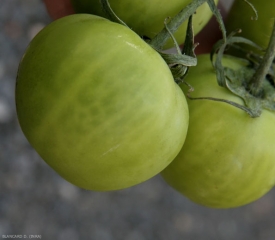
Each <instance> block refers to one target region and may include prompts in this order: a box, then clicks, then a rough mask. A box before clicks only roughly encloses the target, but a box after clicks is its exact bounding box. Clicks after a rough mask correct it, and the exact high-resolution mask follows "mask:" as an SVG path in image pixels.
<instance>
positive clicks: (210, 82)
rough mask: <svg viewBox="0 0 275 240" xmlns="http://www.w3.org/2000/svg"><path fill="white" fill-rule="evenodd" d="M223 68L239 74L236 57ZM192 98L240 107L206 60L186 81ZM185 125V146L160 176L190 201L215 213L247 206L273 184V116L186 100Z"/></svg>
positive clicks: (201, 59) (226, 60)
mask: <svg viewBox="0 0 275 240" xmlns="http://www.w3.org/2000/svg"><path fill="white" fill-rule="evenodd" d="M224 65H226V66H229V67H231V68H233V69H238V68H239V67H240V66H242V65H243V63H242V62H239V61H238V60H236V59H235V58H224ZM186 81H187V82H188V83H190V84H191V85H192V86H193V87H194V89H195V91H194V92H193V93H192V97H214V98H222V99H227V100H231V101H234V102H237V103H239V104H243V102H242V100H241V99H240V98H239V97H237V96H235V95H233V94H231V93H230V92H229V91H228V90H227V89H225V88H222V87H220V86H218V84H217V80H216V74H215V72H214V70H213V67H212V65H211V63H210V60H209V56H208V55H200V56H199V57H198V66H197V67H193V68H191V69H190V73H189V75H188V76H187V78H186ZM188 105H189V114H190V122H189V128H188V133H187V137H186V141H185V143H184V146H183V148H182V149H181V151H180V153H179V154H178V156H177V157H176V159H175V160H174V161H173V162H172V163H171V164H170V165H169V166H168V167H167V168H166V169H165V170H164V171H163V172H162V176H163V177H164V179H165V180H166V181H167V182H168V183H169V184H170V185H171V186H172V187H174V188H175V189H177V190H178V191H179V192H181V193H182V194H184V195H185V196H186V197H188V198H189V199H191V200H192V201H194V202H196V203H199V204H201V205H205V206H208V207H214V208H231V207H237V206H241V205H244V204H247V203H250V202H252V201H254V200H256V199H258V198H260V197H261V196H263V195H264V194H265V193H266V192H268V191H269V190H270V189H271V188H272V187H273V186H274V183H275V160H274V159H275V150H274V142H275V128H274V122H275V113H273V112H270V111H267V110H263V112H262V115H261V116H260V117H258V118H251V117H250V116H249V115H248V114H247V113H245V112H244V111H242V110H240V109H238V108H236V107H233V106H231V105H229V104H226V103H223V102H216V101H210V100H188Z"/></svg>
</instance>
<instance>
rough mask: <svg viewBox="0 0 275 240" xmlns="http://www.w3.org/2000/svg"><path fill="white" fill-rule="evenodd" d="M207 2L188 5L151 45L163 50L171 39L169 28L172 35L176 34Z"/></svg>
mask: <svg viewBox="0 0 275 240" xmlns="http://www.w3.org/2000/svg"><path fill="white" fill-rule="evenodd" d="M206 1H207V0H194V1H192V2H191V3H190V4H188V5H187V6H186V7H185V8H184V9H182V10H181V11H180V12H179V13H178V14H177V15H176V16H175V17H174V18H172V19H171V21H170V22H169V23H168V24H167V27H164V28H163V29H162V31H161V32H159V33H158V34H157V35H156V36H155V37H154V38H153V39H152V40H151V41H150V42H149V44H150V45H151V46H152V47H153V48H155V49H161V48H162V47H163V46H164V45H165V43H166V42H167V40H168V39H169V38H170V33H169V32H168V31H167V28H168V29H169V30H170V32H171V33H175V32H176V31H177V29H178V28H179V26H180V25H181V24H182V23H183V22H184V21H186V20H187V19H188V18H189V17H190V16H191V15H192V14H194V13H195V12H196V10H197V8H198V7H199V6H200V5H202V4H203V3H205V2H206Z"/></svg>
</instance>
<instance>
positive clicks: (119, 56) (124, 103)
mask: <svg viewBox="0 0 275 240" xmlns="http://www.w3.org/2000/svg"><path fill="white" fill-rule="evenodd" d="M106 46H109V47H106ZM16 104H17V114H18V119H19V123H20V125H21V128H22V130H23V132H24V134H25V136H26V137H27V139H28V141H29V142H30V143H31V145H32V146H33V147H34V148H35V149H36V151H37V152H38V153H39V154H40V156H41V157H42V158H43V159H44V160H45V161H46V162H47V163H48V164H49V165H50V166H51V167H52V168H53V169H54V170H55V171H56V172H57V173H59V174H60V175H61V176H62V177H63V178H65V179H66V180H68V181H69V182H71V183H73V184H75V185H77V186H79V187H82V188H85V189H90V190H98V191H106V190H116V189H122V188H126V187H130V186H133V185H135V184H138V183H140V182H143V181H145V180H147V179H149V178H151V177H153V176H154V175H156V174H158V173H159V172H160V171H161V170H163V169H164V168H165V167H166V166H167V165H168V164H169V163H170V162H171V161H172V160H173V159H174V157H175V156H176V155H177V153H178V152H179V150H180V149H181V147H182V145H183V143H184V140H185V135H186V132H187V126H188V107H187V103H186V100H185V97H184V94H183V93H182V91H181V89H180V88H179V87H178V86H177V85H176V84H175V82H174V80H173V76H172V75H171V72H170V70H169V68H168V66H167V65H166V63H165V62H164V61H163V59H162V58H161V57H160V55H159V54H158V53H157V52H156V51H154V50H153V49H152V48H151V47H150V46H149V45H147V44H146V43H145V42H144V41H143V40H142V39H141V38H140V37H139V36H138V35H136V34H135V33H134V32H133V31H131V30H130V29H128V28H126V27H124V26H122V25H120V24H116V23H113V22H110V21H108V20H107V19H103V18H101V17H97V16H93V15H88V14H75V15H71V16H67V17H64V18H62V19H59V20H57V21H55V22H53V23H51V24H50V25H48V26H47V27H46V28H44V29H43V30H42V31H41V32H40V33H39V34H38V35H37V36H36V37H35V38H34V40H33V41H32V42H31V44H30V46H29V47H28V49H27V51H26V53H25V55H24V57H23V59H22V61H21V63H20V66H19V70H18V78H17V85H16Z"/></svg>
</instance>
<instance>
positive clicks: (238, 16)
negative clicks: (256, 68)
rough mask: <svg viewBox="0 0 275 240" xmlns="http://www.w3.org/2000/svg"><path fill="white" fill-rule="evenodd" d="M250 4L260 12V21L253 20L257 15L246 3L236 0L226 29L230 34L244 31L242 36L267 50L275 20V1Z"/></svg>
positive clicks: (259, 0) (252, 0) (253, 0)
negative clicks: (239, 30)
mask: <svg viewBox="0 0 275 240" xmlns="http://www.w3.org/2000/svg"><path fill="white" fill-rule="evenodd" d="M249 2H250V3H252V4H253V5H254V7H255V8H256V10H257V12H258V20H251V17H254V16H255V14H254V13H253V11H252V9H251V8H250V7H249V6H248V4H247V3H245V1H241V0H236V1H235V2H234V4H233V6H232V8H231V10H230V12H229V14H228V17H227V19H226V28H227V30H228V31H229V32H231V31H234V30H236V29H239V28H240V29H242V33H241V34H240V35H241V36H243V37H245V38H248V39H250V40H252V41H253V42H255V43H257V44H258V45H260V46H261V47H262V48H264V49H266V48H267V46H268V43H269V39H270V36H271V32H272V28H273V24H274V19H275V1H274V0H249Z"/></svg>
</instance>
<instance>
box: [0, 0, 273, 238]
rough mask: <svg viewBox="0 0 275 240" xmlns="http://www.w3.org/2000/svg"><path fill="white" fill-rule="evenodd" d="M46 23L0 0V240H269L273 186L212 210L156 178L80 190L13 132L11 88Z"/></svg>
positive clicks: (40, 10)
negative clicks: (12, 238) (14, 239)
mask: <svg viewBox="0 0 275 240" xmlns="http://www.w3.org/2000/svg"><path fill="white" fill-rule="evenodd" d="M50 21H51V19H50V18H49V16H48V15H47V12H46V10H45V8H44V5H43V3H42V1H39V0H0V239H1V238H2V239H4V238H5V237H6V236H7V235H24V234H25V235H26V236H27V237H31V236H29V235H37V236H38V237H41V238H42V239H45V240H50V239H51V240H80V239H81V240H86V239H92V240H233V239H234V240H244V239H246V240H274V239H275V190H274V189H273V190H272V191H271V192H269V193H268V194H267V195H265V196H264V197H263V198H261V199H259V200H258V201H256V202H254V203H252V204H249V205H247V206H244V207H240V208H237V209H229V210H216V209H209V208H205V207H202V206H199V205H196V204H194V203H192V202H190V201H189V200H188V199H186V198H185V197H183V196H182V195H180V194H179V193H178V192H176V191H174V190H173V189H172V188H170V187H169V186H168V185H166V183H164V181H163V180H162V179H161V178H160V177H159V176H156V177H154V178H153V179H151V180H149V181H147V182H145V183H143V184H140V185H138V186H135V187H132V188H129V189H126V190H121V191H116V192H108V193H101V192H91V191H85V190H82V189H79V188H77V187H75V186H73V185H71V184H69V183H68V182H66V181H65V180H63V179H62V178H61V177H59V176H58V175H57V174H56V173H55V172H54V171H53V170H52V169H51V168H50V167H48V166H47V165H46V164H45V163H44V162H43V161H42V160H41V159H40V157H39V156H38V155H37V154H36V152H35V151H34V150H33V149H32V147H31V146H30V145H29V144H28V142H27V140H26V139H25V137H24V136H23V134H22V132H21V130H20V127H19V125H18V122H17V119H16V112H15V103H14V86H15V78H16V71H17V67H18V63H19V60H20V57H21V56H22V54H23V52H24V50H25V48H26V46H27V44H28V43H29V41H30V40H31V38H32V37H33V36H34V35H35V34H36V32H37V31H38V30H39V29H41V28H42V27H43V26H45V25H46V24H48V23H49V22H50ZM23 237H24V236H22V238H23Z"/></svg>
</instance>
